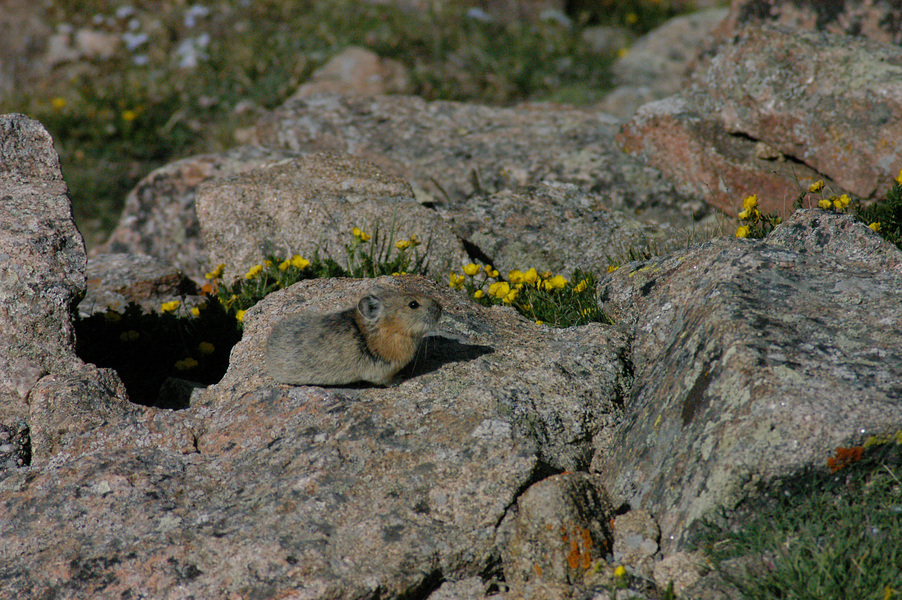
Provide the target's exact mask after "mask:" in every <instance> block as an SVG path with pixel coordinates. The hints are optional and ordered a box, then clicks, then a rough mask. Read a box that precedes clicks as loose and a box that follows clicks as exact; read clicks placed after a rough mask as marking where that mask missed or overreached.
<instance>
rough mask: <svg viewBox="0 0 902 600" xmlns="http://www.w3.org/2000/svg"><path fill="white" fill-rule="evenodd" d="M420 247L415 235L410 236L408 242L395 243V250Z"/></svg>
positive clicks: (399, 241)
mask: <svg viewBox="0 0 902 600" xmlns="http://www.w3.org/2000/svg"><path fill="white" fill-rule="evenodd" d="M419 245H420V239H419V238H418V237H417V236H416V235H412V236H410V239H409V240H398V241H397V242H395V248H397V249H398V250H407V249H408V248H415V247H417V246H419Z"/></svg>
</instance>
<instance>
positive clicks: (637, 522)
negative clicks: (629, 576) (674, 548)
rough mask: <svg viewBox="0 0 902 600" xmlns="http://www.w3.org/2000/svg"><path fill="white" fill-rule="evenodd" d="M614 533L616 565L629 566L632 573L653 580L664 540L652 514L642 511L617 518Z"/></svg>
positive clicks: (634, 511) (633, 511)
mask: <svg viewBox="0 0 902 600" xmlns="http://www.w3.org/2000/svg"><path fill="white" fill-rule="evenodd" d="M612 529H613V530H614V548H613V551H614V562H615V563H617V564H620V565H629V567H630V569H631V571H632V572H634V573H641V574H642V575H643V576H644V577H646V578H651V575H652V570H653V569H654V559H655V555H657V554H658V549H659V546H658V542H659V541H660V539H661V529H660V528H659V527H658V524H657V522H655V520H654V518H653V517H652V516H651V514H650V513H649V512H648V511H647V510H643V509H641V508H639V509H636V510H631V511H629V512H628V513H625V514H622V515H618V516H616V517H614V522H613V525H612ZM664 587H665V588H666V587H667V586H666V583H665V586H664Z"/></svg>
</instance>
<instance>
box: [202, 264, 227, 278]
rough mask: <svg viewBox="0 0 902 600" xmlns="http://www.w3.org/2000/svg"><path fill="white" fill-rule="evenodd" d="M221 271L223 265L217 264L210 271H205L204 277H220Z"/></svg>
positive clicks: (223, 269) (223, 268) (223, 267)
mask: <svg viewBox="0 0 902 600" xmlns="http://www.w3.org/2000/svg"><path fill="white" fill-rule="evenodd" d="M223 271H225V265H219V266H218V267H216V268H215V269H213V270H212V271H211V272H209V273H205V274H204V278H205V279H219V278H220V277H222V273H223Z"/></svg>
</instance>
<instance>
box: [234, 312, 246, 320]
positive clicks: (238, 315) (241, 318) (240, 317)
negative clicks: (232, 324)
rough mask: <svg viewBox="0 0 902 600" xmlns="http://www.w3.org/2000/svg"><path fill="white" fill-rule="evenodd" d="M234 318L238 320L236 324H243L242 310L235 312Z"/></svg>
mask: <svg viewBox="0 0 902 600" xmlns="http://www.w3.org/2000/svg"><path fill="white" fill-rule="evenodd" d="M235 318H236V319H238V322H239V323H244V311H243V310H239V311H238V312H236V313H235Z"/></svg>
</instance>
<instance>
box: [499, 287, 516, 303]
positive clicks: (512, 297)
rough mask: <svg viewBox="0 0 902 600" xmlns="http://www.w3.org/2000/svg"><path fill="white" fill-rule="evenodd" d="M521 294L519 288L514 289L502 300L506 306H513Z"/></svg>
mask: <svg viewBox="0 0 902 600" xmlns="http://www.w3.org/2000/svg"><path fill="white" fill-rule="evenodd" d="M519 294H520V290H518V289H517V288H513V289H512V290H510V291H509V292H508V293H507V294H505V295H504V298H502V300H503V301H504V303H505V304H513V303H514V300H516V299H517V295H519Z"/></svg>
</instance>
